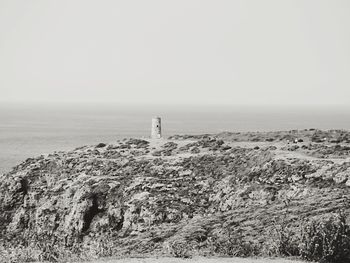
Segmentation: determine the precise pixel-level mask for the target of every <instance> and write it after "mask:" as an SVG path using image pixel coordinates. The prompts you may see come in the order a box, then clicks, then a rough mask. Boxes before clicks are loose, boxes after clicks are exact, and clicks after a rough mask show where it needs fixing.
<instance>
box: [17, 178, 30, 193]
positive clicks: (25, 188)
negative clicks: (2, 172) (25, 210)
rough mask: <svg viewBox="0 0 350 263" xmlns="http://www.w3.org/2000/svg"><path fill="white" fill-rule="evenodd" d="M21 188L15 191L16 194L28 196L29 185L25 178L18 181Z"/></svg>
mask: <svg viewBox="0 0 350 263" xmlns="http://www.w3.org/2000/svg"><path fill="white" fill-rule="evenodd" d="M20 184H21V187H20V188H19V189H18V190H17V191H16V192H17V193H23V195H27V194H28V188H29V186H28V185H29V183H28V180H27V178H22V179H21V180H20Z"/></svg>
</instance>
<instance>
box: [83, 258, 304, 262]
mask: <svg viewBox="0 0 350 263" xmlns="http://www.w3.org/2000/svg"><path fill="white" fill-rule="evenodd" d="M303 262H304V261H298V260H288V259H277V258H274V259H254V258H203V257H195V258H191V259H181V258H125V259H105V260H97V261H92V262H90V263H303ZM86 263H89V262H86Z"/></svg>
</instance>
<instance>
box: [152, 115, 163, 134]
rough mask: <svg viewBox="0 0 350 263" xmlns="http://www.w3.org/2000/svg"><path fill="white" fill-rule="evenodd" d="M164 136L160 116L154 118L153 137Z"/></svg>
mask: <svg viewBox="0 0 350 263" xmlns="http://www.w3.org/2000/svg"><path fill="white" fill-rule="evenodd" d="M161 137H162V129H161V121H160V117H153V118H152V133H151V138H152V139H160V138H161Z"/></svg>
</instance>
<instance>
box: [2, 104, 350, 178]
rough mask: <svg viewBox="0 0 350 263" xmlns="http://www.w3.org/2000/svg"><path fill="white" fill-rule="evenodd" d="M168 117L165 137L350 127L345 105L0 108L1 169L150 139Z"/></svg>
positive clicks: (29, 106)
mask: <svg viewBox="0 0 350 263" xmlns="http://www.w3.org/2000/svg"><path fill="white" fill-rule="evenodd" d="M155 115H159V116H161V117H162V131H163V135H164V136H170V135H174V134H202V133H217V132H221V131H273V130H291V129H304V128H320V129H350V109H348V108H344V107H342V108H341V107H327V108H326V107H318V108H316V107H314V108H313V107H294V108H293V107H266V106H264V107H247V106H240V107H228V106H227V107H218V106H207V107H204V106H201V107H198V106H197V107H195V106H193V107H190V106H180V105H179V106H172V107H170V106H158V107H150V106H139V107H136V108H135V107H131V106H130V107H128V106H117V105H64V106H57V105H2V106H0V173H3V172H6V171H9V170H10V168H11V167H13V166H14V165H16V164H18V163H20V162H21V161H23V160H25V159H26V158H29V157H34V156H38V155H40V154H47V153H51V152H54V151H59V150H71V149H74V148H76V147H79V146H82V145H91V144H97V143H99V142H107V143H113V142H115V141H116V140H118V139H121V138H125V137H147V136H149V134H150V126H151V118H152V116H155Z"/></svg>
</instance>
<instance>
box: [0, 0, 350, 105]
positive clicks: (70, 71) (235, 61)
mask: <svg viewBox="0 0 350 263" xmlns="http://www.w3.org/2000/svg"><path fill="white" fill-rule="evenodd" d="M0 101H3V102H4V101H5V102H13V101H48V102H51V101H52V102H64V101H81V102H85V101H87V102H89V101H96V102H101V101H108V102H116V103H118V102H123V103H140V102H149V103H155V104H157V103H171V104H180V103H195V104H200V103H211V104H216V103H222V104H308V103H311V104H350V1H349V0H343V1H342V0H328V1H325V0H299V1H298V0H290V1H288V0H255V1H253V0H251V1H249V0H242V1H236V0H227V1H223V0H211V1H207V0H172V1H170V0H158V1H154V0H147V1H146V0H137V1H136V0H124V1H117V0H113V1H107V0H99V1H98V0H95V1H89V0H60V1H54V0H32V1H28V0H22V1H18V0H0Z"/></svg>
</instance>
